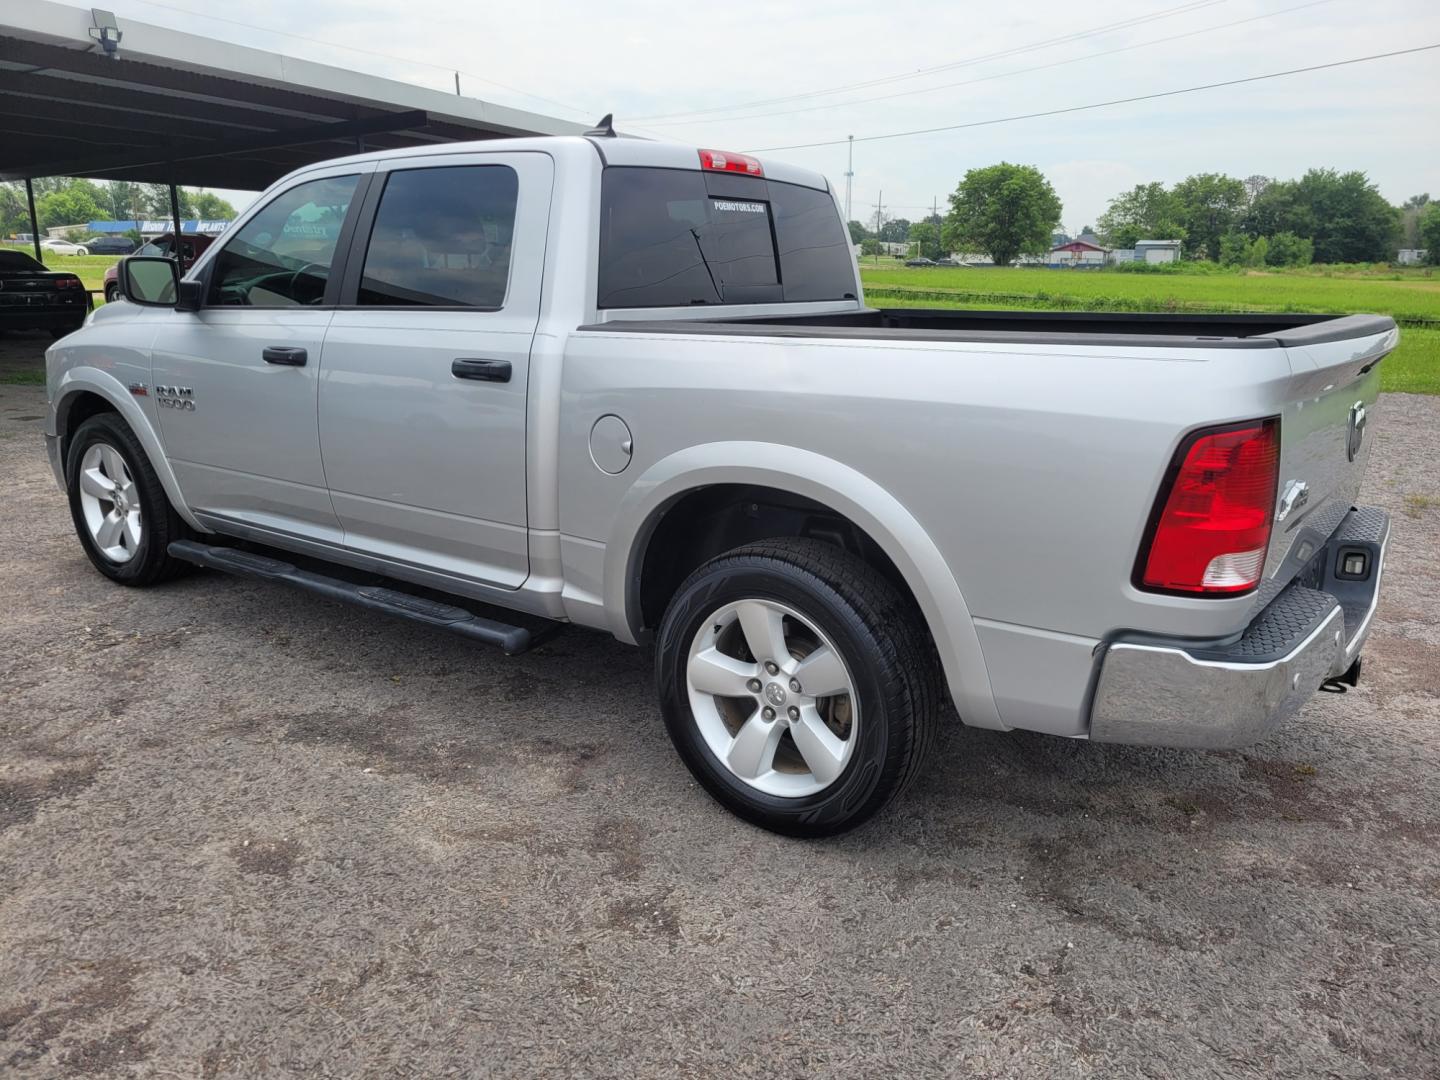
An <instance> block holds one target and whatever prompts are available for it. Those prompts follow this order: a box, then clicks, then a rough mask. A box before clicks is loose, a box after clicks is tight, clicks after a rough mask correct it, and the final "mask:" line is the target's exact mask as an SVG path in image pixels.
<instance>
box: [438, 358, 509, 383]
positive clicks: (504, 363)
mask: <svg viewBox="0 0 1440 1080" xmlns="http://www.w3.org/2000/svg"><path fill="white" fill-rule="evenodd" d="M450 374H451V375H454V376H455V377H456V378H457V379H478V380H479V381H480V382H509V381H510V361H509V360H478V359H475V358H473V357H469V356H462V357H460V358H459V359H458V360H456V361H455V362H454V363H453V364H451V365H450Z"/></svg>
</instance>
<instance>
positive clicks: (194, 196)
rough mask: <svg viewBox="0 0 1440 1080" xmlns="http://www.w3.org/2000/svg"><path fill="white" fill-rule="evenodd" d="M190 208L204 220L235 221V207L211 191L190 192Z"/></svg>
mask: <svg viewBox="0 0 1440 1080" xmlns="http://www.w3.org/2000/svg"><path fill="white" fill-rule="evenodd" d="M190 208H191V210H193V211H194V213H195V216H196V217H198V218H200V219H202V220H204V221H234V220H235V207H233V206H231V205H230V204H229V203H228V202H226V201H225V200H224V199H222V198H220V196H219V195H216V194H214V193H213V192H209V191H194V192H191V193H190Z"/></svg>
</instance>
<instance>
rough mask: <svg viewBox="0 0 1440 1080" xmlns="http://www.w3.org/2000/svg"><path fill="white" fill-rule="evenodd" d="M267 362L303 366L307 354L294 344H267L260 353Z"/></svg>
mask: <svg viewBox="0 0 1440 1080" xmlns="http://www.w3.org/2000/svg"><path fill="white" fill-rule="evenodd" d="M260 355H261V356H262V357H264V358H265V362H266V363H267V364H284V365H286V366H287V367H304V366H305V360H306V359H307V354H306V352H305V350H304V349H302V348H299V347H298V346H295V345H267V346H266V347H265V348H264V349H263V350H262V351H261V353H260Z"/></svg>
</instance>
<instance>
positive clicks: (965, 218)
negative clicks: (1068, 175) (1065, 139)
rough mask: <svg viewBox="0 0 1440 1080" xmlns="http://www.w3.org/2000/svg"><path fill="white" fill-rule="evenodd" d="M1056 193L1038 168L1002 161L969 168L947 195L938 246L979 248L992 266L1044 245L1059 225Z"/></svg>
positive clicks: (1038, 251)
mask: <svg viewBox="0 0 1440 1080" xmlns="http://www.w3.org/2000/svg"><path fill="white" fill-rule="evenodd" d="M1062 209H1063V207H1062V206H1061V204H1060V197H1059V196H1058V195H1056V194H1055V189H1054V188H1053V187H1051V186H1050V181H1048V180H1046V179H1045V177H1044V175H1043V174H1042V173H1041V172H1040V170H1039V169H1036V168H1035V167H1033V166H1031V165H1011V164H1010V163H1009V162H1005V161H1002V162H1001V163H1000V164H998V165H990V166H987V167H985V168H983V169H971V170H970V171H969V172H967V173H966V174H965V179H963V180H962V181H960V185H959V186H958V187H957V188H956V189H955V194H953V195H951V196H950V213H949V214H947V215H946V218H945V228H944V233H943V235H944V246H945V247H946V248H949V249H950V250H952V251H958V250H966V251H983V252H985V254H987V255H989V256H990V259H991V260H992V261H993V262H994V263H995V264H996V265H998V266H1008V265H1009V264H1010V263H1011V262H1013V261H1014V260H1015V259H1016V258H1017V257H1019V256H1020V255H1032V254H1034V255H1038V254H1040V253H1041V252H1043V251H1045V250H1047V249H1048V248H1049V247H1050V234H1051V233H1052V232H1054V231H1055V228H1056V226H1057V225H1059V223H1060V213H1061V210H1062Z"/></svg>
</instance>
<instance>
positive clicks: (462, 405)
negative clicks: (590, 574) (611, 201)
mask: <svg viewBox="0 0 1440 1080" xmlns="http://www.w3.org/2000/svg"><path fill="white" fill-rule="evenodd" d="M553 174H554V167H553V164H552V160H551V158H550V157H549V156H548V155H545V154H540V153H494V154H484V153H480V154H466V155H453V154H448V155H444V156H443V157H436V158H430V159H416V158H406V159H403V160H398V161H394V162H388V163H382V166H381V171H379V172H377V173H376V175H375V177H374V181H373V183H372V185H371V188H370V193H369V196H368V197H367V199H366V204H365V207H364V209H363V211H362V213H361V216H360V218H359V219H358V221H357V225H356V231H355V237H354V240H353V242H352V245H351V253H350V257H349V260H348V269H347V272H346V280H345V283H344V296H343V301H344V302H343V305H342V306H341V308H340V309H339V310H338V311H337V312H336V314H335V318H334V320H333V321H332V323H331V325H330V329H329V333H328V335H327V337H326V341H325V370H324V373H323V375H322V381H321V386H320V443H321V446H322V449H323V454H324V464H325V475H326V478H327V480H328V483H329V488H330V497H331V500H332V503H333V505H334V507H335V512H336V514H337V515H338V517H339V519H340V522H341V525H342V526H343V528H344V531H345V543H346V545H347V546H349V547H351V548H353V549H355V550H357V551H360V552H363V553H365V554H368V555H374V556H379V557H382V558H386V559H390V560H395V561H399V562H404V563H410V564H414V565H419V566H423V567H425V568H427V569H433V570H439V571H441V572H443V573H449V574H453V575H457V576H461V577H464V578H467V579H471V580H474V581H477V582H483V583H485V584H490V585H498V586H501V587H504V588H516V587H518V586H519V585H520V584H521V583H522V582H523V581H524V580H525V578H526V576H527V575H528V573H529V552H528V537H527V534H526V522H527V514H526V488H525V417H526V412H525V410H526V384H527V380H528V376H529V366H530V345H531V341H532V340H533V338H534V336H535V328H536V324H537V321H538V318H539V310H540V285H541V272H542V269H543V266H544V255H545V233H546V228H547V224H548V220H549V210H550V193H551V187H552V181H553Z"/></svg>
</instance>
